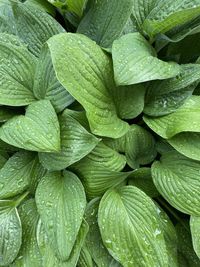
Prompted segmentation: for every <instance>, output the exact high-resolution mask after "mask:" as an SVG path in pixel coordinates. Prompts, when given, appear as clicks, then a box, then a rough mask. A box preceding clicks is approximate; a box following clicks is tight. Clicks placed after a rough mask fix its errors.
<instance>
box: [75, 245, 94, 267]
mask: <svg viewBox="0 0 200 267" xmlns="http://www.w3.org/2000/svg"><path fill="white" fill-rule="evenodd" d="M77 266H78V267H93V261H92V257H91V255H90V253H89V251H88V249H87V247H86V246H85V245H83V247H82V249H81V253H80V257H79V260H78V265H77Z"/></svg>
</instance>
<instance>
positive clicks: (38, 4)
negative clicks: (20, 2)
mask: <svg viewBox="0 0 200 267" xmlns="http://www.w3.org/2000/svg"><path fill="white" fill-rule="evenodd" d="M25 5H28V6H31V7H34V8H35V9H36V8H38V9H40V10H41V11H44V12H47V13H49V14H50V15H52V16H53V17H55V13H56V10H55V7H54V6H52V5H51V4H50V3H48V2H47V1H44V0H26V1H25Z"/></svg>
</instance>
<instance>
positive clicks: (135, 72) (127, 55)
mask: <svg viewBox="0 0 200 267" xmlns="http://www.w3.org/2000/svg"><path fill="white" fill-rule="evenodd" d="M112 56H113V63H114V73H115V81H116V83H117V85H129V84H136V83H141V82H145V81H150V80H163V79H168V78H172V77H175V76H176V75H178V74H179V73H180V67H179V65H178V64H176V63H175V62H164V61H162V60H160V59H158V58H157V55H156V52H155V50H154V48H153V47H152V46H151V45H150V44H149V43H148V41H147V40H146V39H145V38H144V37H143V36H142V35H141V34H140V33H138V32H136V33H130V34H126V35H124V36H122V37H121V38H120V39H118V40H116V41H115V42H114V43H113V47H112Z"/></svg>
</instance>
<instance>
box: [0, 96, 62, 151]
mask: <svg viewBox="0 0 200 267" xmlns="http://www.w3.org/2000/svg"><path fill="white" fill-rule="evenodd" d="M0 138H1V139H2V140H3V141H5V142H7V143H8V144H11V145H14V146H16V147H20V148H24V149H27V150H33V151H40V152H52V151H59V149H60V127H59V123H58V118H57V116H56V113H55V110H54V108H53V106H52V105H51V103H50V101H49V100H40V101H37V102H35V103H32V104H31V105H29V106H28V108H27V110H26V114H25V116H22V115H21V116H16V117H14V118H12V119H10V120H9V121H7V122H6V123H5V124H4V125H3V126H2V127H1V128H0Z"/></svg>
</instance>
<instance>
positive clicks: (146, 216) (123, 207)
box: [98, 186, 168, 267]
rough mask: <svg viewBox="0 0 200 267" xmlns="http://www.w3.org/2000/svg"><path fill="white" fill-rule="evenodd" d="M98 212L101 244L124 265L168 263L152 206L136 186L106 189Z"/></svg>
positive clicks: (164, 264) (154, 207)
mask: <svg viewBox="0 0 200 267" xmlns="http://www.w3.org/2000/svg"><path fill="white" fill-rule="evenodd" d="M98 216H99V218H98V223H99V227H100V231H101V236H102V238H103V242H104V245H105V246H106V248H107V249H108V250H109V252H110V254H111V255H112V256H113V257H114V258H115V259H118V260H119V262H120V263H121V264H122V265H123V266H124V267H131V266H134V265H135V266H156V265H160V266H168V257H167V254H166V246H165V241H164V237H163V232H162V230H161V228H160V225H159V218H158V213H157V211H156V206H155V205H154V203H153V202H152V200H151V199H150V198H149V197H148V196H147V195H145V194H144V193H143V192H142V191H141V190H140V189H138V188H137V187H134V186H124V187H121V188H120V189H114V190H110V191H108V192H106V194H105V195H104V197H103V198H102V200H101V203H100V207H99V213H98Z"/></svg>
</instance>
